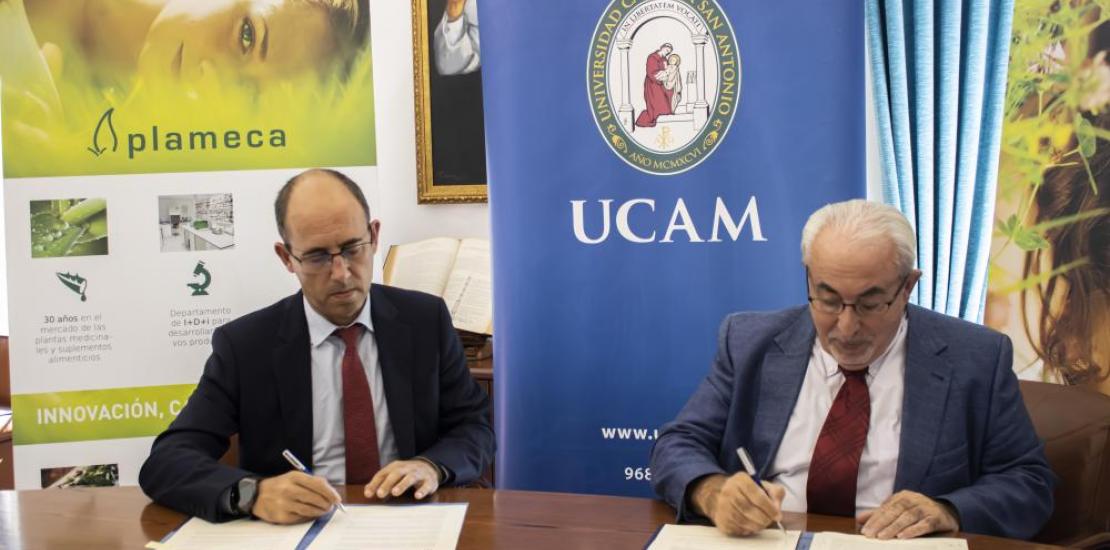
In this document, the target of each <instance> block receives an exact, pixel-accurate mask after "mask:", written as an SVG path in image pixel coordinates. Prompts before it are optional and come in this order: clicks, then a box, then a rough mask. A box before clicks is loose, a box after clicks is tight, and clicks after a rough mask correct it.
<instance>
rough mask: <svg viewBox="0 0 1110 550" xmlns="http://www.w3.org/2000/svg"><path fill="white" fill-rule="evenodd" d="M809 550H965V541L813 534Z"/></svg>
mask: <svg viewBox="0 0 1110 550" xmlns="http://www.w3.org/2000/svg"><path fill="white" fill-rule="evenodd" d="M809 550H967V541H966V540H964V539H948V538H919V539H906V540H893V539H892V540H876V539H869V538H867V537H864V536H863V535H845V534H843V533H815V534H814V535H813V542H811V543H810V544H809Z"/></svg>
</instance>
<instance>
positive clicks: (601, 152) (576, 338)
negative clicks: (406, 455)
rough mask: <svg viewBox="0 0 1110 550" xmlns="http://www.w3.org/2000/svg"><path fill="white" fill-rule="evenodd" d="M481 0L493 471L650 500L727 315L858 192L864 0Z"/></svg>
mask: <svg viewBox="0 0 1110 550" xmlns="http://www.w3.org/2000/svg"><path fill="white" fill-rule="evenodd" d="M471 1H479V5H478V7H479V16H480V18H481V21H482V26H481V29H482V37H481V38H482V50H481V56H482V60H481V63H482V73H483V75H482V78H483V89H484V92H483V93H484V107H485V117H486V119H485V120H486V139H487V150H488V173H489V194H490V207H491V216H492V233H493V264H494V265H493V267H494V281H495V290H494V311H495V321H494V360H495V363H496V367H495V368H494V372H495V376H496V378H495V384H494V386H495V388H496V399H495V402H496V404H497V414H496V417H497V426H496V427H497V432H498V445H499V449H498V457H497V460H498V462H497V484H498V486H499V487H502V488H510V489H532V490H549V491H570V492H584V493H608V494H623V495H641V496H642V495H648V494H650V493H651V490H650V487H649V483H648V480H649V479H650V476H651V472H650V471H649V470H648V469H647V464H648V457H649V453H650V448H651V445H652V442H653V440H654V438H655V436H656V430H657V429H658V428H659V427H660V426H661V425H662V424H663V423H665V422H667V421H668V420H670V419H672V418H673V417H674V415H675V414H676V413H677V412H678V409H679V408H680V407H681V406H682V404H683V403H685V402H686V399H687V398H688V397H689V395H690V394H691V393H692V391H693V390H694V387H695V386H696V385H697V383H698V382H699V381H700V380H701V379H702V378H703V377H704V376H705V374H706V373H707V372H708V369H709V366H710V363H711V361H712V357H713V354H714V351H715V346H716V337H717V327H718V326H719V324H720V322H721V320H722V319H723V317H724V316H725V315H726V314H727V313H729V312H732V311H737V310H759V309H776V308H781V307H785V306H788V305H794V304H800V303H804V301H805V297H806V289H805V276H804V274H803V270H802V267H801V263H800V262H801V259H800V252H799V239H800V236H801V229H802V225H803V224H804V222H805V219H806V217H807V216H808V215H809V214H810V213H811V212H812V211H814V210H815V209H817V208H818V207H820V206H822V205H824V204H826V203H829V202H834V201H838V200H843V199H847V198H851V197H860V196H863V194H864V190H865V173H864V155H865V153H864V73H863V70H864V69H863V67H864V50H863V45H864V31H863V12H862V10H863V3H861V2H829V3H825V2H801V1H780V2H741V1H729V0H614V1H612V2H608V3H607V2H594V1H586V0H576V1H573V2H521V1H520V0H471Z"/></svg>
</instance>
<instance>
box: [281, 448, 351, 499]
mask: <svg viewBox="0 0 1110 550" xmlns="http://www.w3.org/2000/svg"><path fill="white" fill-rule="evenodd" d="M281 456H283V457H285V461H286V462H288V463H289V464H290V465H291V466H293V467H294V468H296V469H297V471H299V472H303V473H306V474H308V475H312V470H309V469H308V467H306V466H305V465H304V463H303V462H301V461H300V460H297V457H296V456H294V455H293V453H292V452H291V451H290V450H289V449H283V450H282V451H281ZM328 488H330V489H331V492H332V493H333V494H335V498H337V499H339V503H338V505H337V506H339V509H340V510H342V511H343V513H344V514H346V513H347V508H346V507H344V506H343V497H341V496H339V491H336V490H335V487H332V486H331V484H330V483H329V484H328Z"/></svg>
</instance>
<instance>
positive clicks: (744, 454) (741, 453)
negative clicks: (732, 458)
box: [736, 447, 786, 538]
mask: <svg viewBox="0 0 1110 550" xmlns="http://www.w3.org/2000/svg"><path fill="white" fill-rule="evenodd" d="M736 456H738V457H740V464H743V465H744V471H745V472H747V473H748V475H749V476H751V478H752V481H754V482H755V484H756V486H757V487H759V488H760V489H763V492H764V493H765V494H766V495H767V496H768V497H770V496H771V493H768V492H767V488H766V487H764V486H763V482H762V481H759V478H758V477H756V476H755V463H753V462H752V457H750V456H748V451H745V450H744V448H743V447H737V448H736ZM775 525H776V526H778V528H779V531H782V536H783V538H785V537H786V528H784V527H783V526H782V522H780V521H777V520H776V521H775Z"/></svg>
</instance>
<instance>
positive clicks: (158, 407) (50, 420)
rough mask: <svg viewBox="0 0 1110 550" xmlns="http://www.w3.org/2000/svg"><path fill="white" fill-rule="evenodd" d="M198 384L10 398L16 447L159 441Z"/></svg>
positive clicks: (14, 396) (41, 394)
mask: <svg viewBox="0 0 1110 550" xmlns="http://www.w3.org/2000/svg"><path fill="white" fill-rule="evenodd" d="M194 388H196V384H176V385H172V386H147V387H142V388H112V389H106V390H85V391H71V392H57V393H30V394H20V395H13V396H12V412H13V415H14V418H15V419H16V421H17V422H18V423H19V429H18V430H14V433H13V436H14V438H15V444H16V445H35V444H41V443H65V442H70V441H96V440H102V439H125V438H130V437H148V436H155V435H158V434H159V433H161V432H162V430H165V429H166V426H168V425H169V423H170V421H171V420H173V419H174V418H175V417H176V416H177V413H179V412H180V411H181V409H182V407H184V406H185V402H186V401H188V399H189V395H190V394H192V393H193V389H194Z"/></svg>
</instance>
